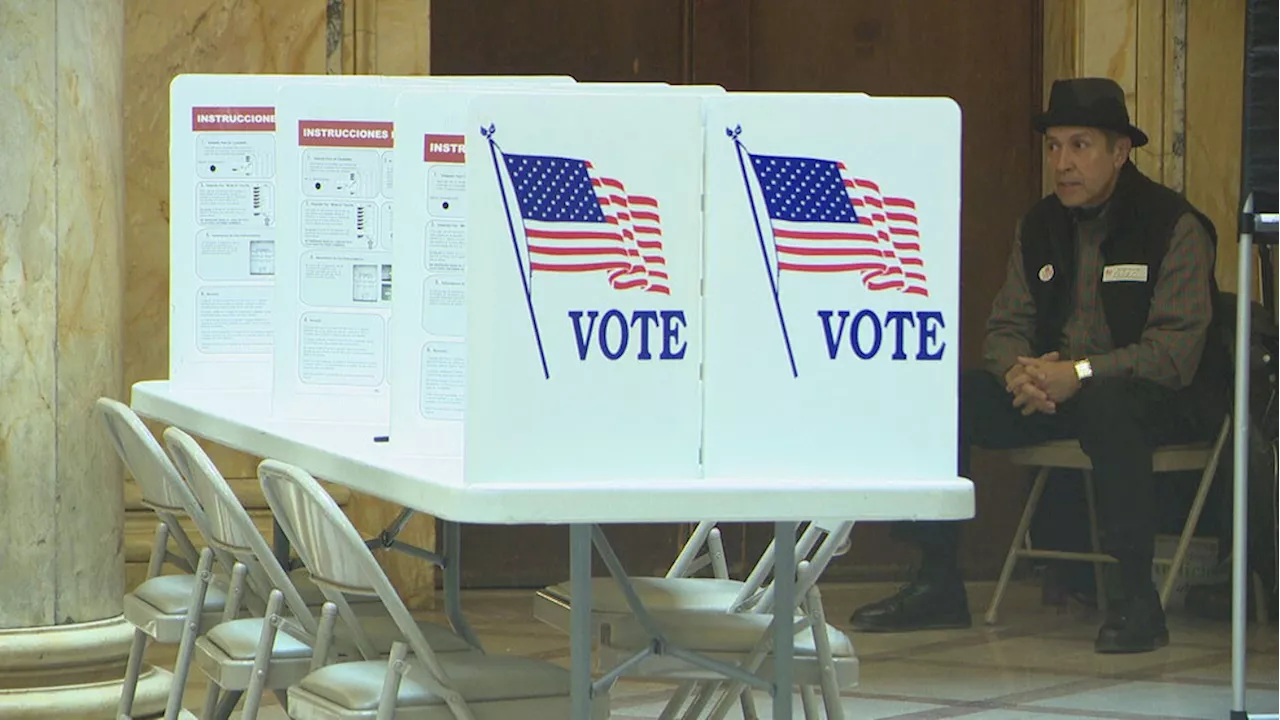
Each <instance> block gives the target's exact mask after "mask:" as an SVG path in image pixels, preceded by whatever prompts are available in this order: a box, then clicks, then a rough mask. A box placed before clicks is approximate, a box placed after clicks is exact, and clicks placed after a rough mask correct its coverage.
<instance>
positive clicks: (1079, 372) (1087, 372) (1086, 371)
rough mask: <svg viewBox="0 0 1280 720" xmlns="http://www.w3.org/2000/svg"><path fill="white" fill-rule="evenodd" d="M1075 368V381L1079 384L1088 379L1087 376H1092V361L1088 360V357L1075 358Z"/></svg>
mask: <svg viewBox="0 0 1280 720" xmlns="http://www.w3.org/2000/svg"><path fill="white" fill-rule="evenodd" d="M1075 368H1076V382H1078V383H1080V384H1081V385H1083V384H1084V381H1085V380H1088V379H1089V378H1091V377H1093V363H1091V362H1089V358H1084V359H1083V360H1077V361H1076V364H1075Z"/></svg>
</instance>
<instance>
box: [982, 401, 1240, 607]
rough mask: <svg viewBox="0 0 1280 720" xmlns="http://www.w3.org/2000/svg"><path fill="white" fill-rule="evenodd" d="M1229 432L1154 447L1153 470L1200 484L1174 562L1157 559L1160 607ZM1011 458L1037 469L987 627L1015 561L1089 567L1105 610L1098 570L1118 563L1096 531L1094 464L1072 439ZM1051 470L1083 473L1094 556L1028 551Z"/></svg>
mask: <svg viewBox="0 0 1280 720" xmlns="http://www.w3.org/2000/svg"><path fill="white" fill-rule="evenodd" d="M1230 428H1231V425H1230V417H1229V416H1228V417H1226V418H1224V419H1223V421H1222V426H1221V428H1220V430H1219V431H1218V437H1217V439H1216V440H1214V441H1213V443H1191V444H1184V445H1165V446H1162V447H1159V448H1156V450H1155V453H1154V454H1153V455H1152V457H1151V467H1152V470H1154V471H1155V472H1156V473H1168V472H1183V471H1188V470H1200V471H1201V474H1200V484H1199V486H1198V488H1197V489H1196V496H1195V500H1193V501H1192V503H1191V510H1190V512H1188V514H1187V521H1186V523H1184V524H1183V526H1182V534H1181V536H1180V537H1179V538H1178V547H1177V549H1176V550H1175V551H1174V553H1173V557H1172V558H1167V559H1166V558H1156V560H1155V564H1157V565H1167V566H1168V568H1169V569H1168V572H1167V574H1166V575H1165V579H1164V583H1163V585H1162V586H1161V588H1160V604H1161V605H1165V606H1167V605H1168V603H1169V596H1170V594H1171V593H1172V592H1173V586H1174V583H1175V582H1176V581H1177V578H1178V573H1179V572H1181V570H1182V564H1183V561H1184V560H1186V556H1187V548H1188V547H1190V545H1191V538H1192V537H1193V536H1194V535H1195V531H1196V524H1197V523H1198V522H1199V521H1200V513H1201V511H1202V510H1203V509H1204V503H1205V499H1206V498H1207V497H1208V496H1209V488H1210V487H1211V486H1212V485H1213V476H1214V475H1215V474H1217V472H1218V461H1219V459H1220V458H1221V457H1222V447H1223V446H1224V445H1225V444H1226V442H1227V434H1228V433H1229V431H1230ZM1009 459H1010V461H1011V462H1013V463H1014V464H1015V465H1028V466H1034V467H1039V468H1040V470H1039V472H1038V473H1036V479H1035V483H1034V484H1033V485H1032V487H1031V494H1030V496H1029V497H1028V498H1027V504H1026V506H1025V507H1024V508H1023V510H1022V517H1021V518H1020V519H1019V520H1018V528H1017V530H1015V531H1014V533H1013V542H1012V543H1010V545H1009V552H1008V554H1007V555H1006V556H1005V561H1004V567H1003V568H1002V569H1001V570H1000V580H999V581H998V582H997V583H996V589H995V593H994V594H993V595H992V596H991V603H990V605H988V606H987V614H986V623H987V624H988V625H994V624H995V623H996V617H997V612H998V611H999V608H1000V601H1001V599H1003V597H1004V591H1005V588H1006V587H1007V586H1008V584H1009V578H1010V577H1012V575H1013V568H1014V565H1015V564H1016V563H1017V562H1018V558H1052V559H1056V560H1077V561H1083V562H1092V563H1093V564H1094V565H1093V572H1094V578H1095V580H1096V583H1095V584H1096V585H1097V592H1098V607H1099V608H1101V609H1103V610H1105V609H1106V606H1107V598H1106V584H1105V583H1104V582H1103V577H1102V569H1103V566H1104V564H1105V563H1114V562H1117V560H1116V559H1115V558H1114V557H1112V556H1110V555H1106V554H1104V553H1103V552H1102V543H1101V538H1100V536H1099V532H1098V511H1097V507H1096V505H1095V503H1094V485H1093V464H1092V463H1091V462H1090V461H1089V456H1088V455H1085V453H1084V450H1082V449H1081V448H1080V443H1079V442H1078V441H1076V440H1058V441H1054V442H1048V443H1042V444H1040V445H1034V446H1031V447H1025V448H1019V449H1016V450H1012V451H1010V453H1009ZM1053 468H1070V469H1074V470H1082V471H1083V472H1084V490H1085V503H1086V506H1087V507H1088V512H1089V538H1090V544H1091V546H1092V552H1087V553H1086V552H1068V551H1063V550H1038V549H1036V548H1033V547H1032V546H1031V532H1030V528H1031V518H1032V517H1033V516H1034V515H1035V512H1036V506H1037V505H1038V504H1039V502H1040V496H1041V495H1042V494H1043V493H1044V486H1045V482H1046V481H1047V480H1048V479H1049V472H1050V471H1051V470H1052V469H1053Z"/></svg>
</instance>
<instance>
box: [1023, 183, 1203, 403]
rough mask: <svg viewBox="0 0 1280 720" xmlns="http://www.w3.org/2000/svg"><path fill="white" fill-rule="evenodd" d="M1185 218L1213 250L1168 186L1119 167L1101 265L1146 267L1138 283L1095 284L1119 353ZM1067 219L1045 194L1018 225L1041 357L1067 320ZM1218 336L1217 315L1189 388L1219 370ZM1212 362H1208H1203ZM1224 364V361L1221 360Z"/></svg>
mask: <svg viewBox="0 0 1280 720" xmlns="http://www.w3.org/2000/svg"><path fill="white" fill-rule="evenodd" d="M1186 213H1192V214H1193V215H1194V216H1195V217H1196V218H1197V219H1198V220H1199V221H1200V223H1201V224H1202V225H1203V226H1204V228H1205V230H1206V231H1207V232H1208V234H1209V237H1210V239H1211V241H1212V242H1213V244H1214V252H1215V255H1216V250H1217V234H1216V231H1215V230H1214V227H1213V222H1211V221H1210V220H1209V218H1207V217H1205V215H1204V214H1203V213H1201V212H1200V211H1199V210H1197V209H1196V208H1195V207H1193V206H1192V205H1191V203H1189V202H1187V200H1186V199H1185V198H1184V197H1182V195H1180V194H1178V193H1176V192H1174V191H1173V190H1170V189H1169V188H1167V187H1165V186H1163V185H1161V184H1159V183H1157V182H1154V181H1152V180H1150V179H1148V178H1147V177H1146V176H1145V175H1143V174H1142V173H1141V172H1139V170H1138V168H1137V167H1135V166H1134V165H1133V163H1132V162H1127V163H1125V165H1124V167H1123V168H1121V170H1120V177H1119V178H1118V179H1117V180H1116V187H1115V191H1114V192H1113V193H1112V194H1111V199H1110V200H1109V201H1108V205H1107V210H1106V224H1107V230H1106V238H1105V239H1104V240H1103V242H1102V246H1101V248H1100V250H1101V256H1102V257H1101V259H1102V265H1103V267H1106V266H1108V265H1146V266H1147V280H1146V282H1108V283H1104V282H1099V283H1098V295H1099V299H1100V301H1101V303H1102V310H1103V314H1104V315H1105V316H1106V320H1107V327H1108V328H1109V329H1110V331H1111V341H1112V344H1113V345H1114V346H1115V347H1117V348H1120V347H1124V346H1126V345H1131V344H1133V343H1136V342H1138V341H1139V340H1140V339H1141V337H1142V330H1143V328H1144V327H1145V326H1146V324H1147V313H1148V310H1149V309H1150V307H1151V298H1152V295H1153V294H1154V291H1155V285H1156V279H1157V278H1158V277H1159V275H1160V264H1161V262H1162V261H1163V260H1164V256H1165V254H1166V253H1167V252H1168V250H1169V241H1170V240H1171V239H1172V236H1173V229H1174V225H1176V224H1177V222H1178V220H1179V219H1180V218H1181V217H1182V216H1183V215H1184V214H1186ZM1075 222H1076V221H1075V218H1074V216H1073V213H1072V211H1071V210H1070V209H1068V208H1066V207H1064V206H1063V205H1062V203H1061V202H1060V201H1059V200H1058V197H1057V196H1056V195H1049V196H1048V197H1045V198H1043V199H1042V200H1040V201H1039V202H1037V203H1036V204H1035V205H1034V206H1032V208H1031V210H1029V211H1028V212H1027V214H1026V216H1025V217H1024V218H1023V220H1022V233H1021V238H1022V258H1023V265H1024V269H1025V272H1026V278H1027V285H1028V286H1029V287H1030V289H1031V296H1032V299H1033V300H1034V301H1035V307H1036V336H1035V338H1034V342H1035V346H1036V347H1035V351H1036V353H1037V354H1043V353H1047V352H1051V351H1053V350H1057V349H1058V346H1059V345H1060V344H1061V342H1062V332H1063V328H1064V327H1065V326H1066V322H1067V319H1068V318H1069V317H1070V314H1071V311H1072V308H1073V306H1074V304H1075V303H1074V300H1075V297H1074V295H1075V281H1076V272H1075V259H1076V247H1075V238H1076V232H1075ZM1047 264H1052V265H1053V270H1054V272H1053V277H1052V278H1051V279H1050V280H1049V281H1048V282H1044V281H1042V280H1041V279H1040V269H1041V268H1043V267H1044V266H1045V265H1047ZM1209 278H1210V285H1211V287H1210V293H1211V296H1210V301H1211V303H1212V305H1213V306H1214V307H1215V308H1216V306H1217V304H1218V285H1217V282H1216V281H1215V280H1214V279H1213V269H1212V267H1211V268H1209ZM1220 337H1221V330H1220V328H1219V327H1218V322H1217V314H1216V312H1215V317H1214V320H1213V321H1212V322H1211V323H1210V328H1209V335H1208V337H1207V338H1206V343H1205V348H1206V350H1205V356H1204V357H1203V358H1202V360H1201V363H1200V367H1199V370H1198V371H1197V373H1196V379H1195V382H1194V383H1193V384H1197V385H1201V384H1203V383H1202V382H1201V380H1202V377H1201V376H1208V375H1212V374H1216V375H1219V378H1217V379H1216V380H1215V381H1214V382H1213V385H1214V386H1215V387H1216V386H1217V385H1218V383H1219V382H1220V374H1221V373H1222V372H1223V367H1222V361H1223V358H1222V356H1221V354H1222V352H1225V347H1224V346H1223V345H1222V344H1221V340H1220ZM1210 356H1213V357H1210ZM1228 364H1229V361H1228Z"/></svg>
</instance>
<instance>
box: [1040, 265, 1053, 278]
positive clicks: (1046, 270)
mask: <svg viewBox="0 0 1280 720" xmlns="http://www.w3.org/2000/svg"><path fill="white" fill-rule="evenodd" d="M1052 279H1053V265H1050V264H1048V263H1045V266H1044V267H1042V268H1040V282H1049V281H1050V280H1052Z"/></svg>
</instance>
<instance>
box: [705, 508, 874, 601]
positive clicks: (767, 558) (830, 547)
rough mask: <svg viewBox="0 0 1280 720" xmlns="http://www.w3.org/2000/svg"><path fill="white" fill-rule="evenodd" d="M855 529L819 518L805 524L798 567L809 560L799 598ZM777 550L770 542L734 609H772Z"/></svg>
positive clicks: (798, 543)
mask: <svg viewBox="0 0 1280 720" xmlns="http://www.w3.org/2000/svg"><path fill="white" fill-rule="evenodd" d="M852 531H853V523H852V522H840V523H834V524H833V523H828V522H824V521H815V522H811V523H809V524H808V525H807V526H806V527H805V529H804V532H802V533H801V534H800V537H799V538H797V540H796V544H795V547H794V549H793V552H794V553H795V559H796V567H797V568H798V567H799V566H800V563H801V562H805V561H807V562H808V563H809V567H808V570H807V573H806V574H805V575H800V576H799V577H798V580H797V582H798V584H797V585H796V597H797V598H803V597H804V596H805V593H806V592H808V589H809V588H810V587H812V586H813V584H814V583H815V582H816V581H817V578H819V577H821V575H822V573H823V572H824V571H826V569H827V565H829V564H831V559H832V558H834V557H835V556H836V555H838V554H839V553H840V552H841V546H842V545H843V544H844V543H845V542H846V541H847V540H848V539H849V533H850V532H852ZM775 552H776V547H775V543H774V542H773V541H770V542H769V545H768V547H766V548H765V551H764V553H763V554H762V555H761V556H760V560H759V561H757V562H756V565H755V567H754V568H752V570H751V574H750V575H749V576H748V577H747V580H746V582H745V583H744V584H743V587H742V589H741V590H739V592H738V596H737V597H736V598H735V599H734V601H733V603H732V604H731V605H730V606H729V608H730V611H731V612H742V611H746V612H762V613H763V612H772V610H773V579H769V581H768V582H766V581H765V580H766V578H768V577H769V576H770V573H772V572H773V568H774V553H775Z"/></svg>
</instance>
